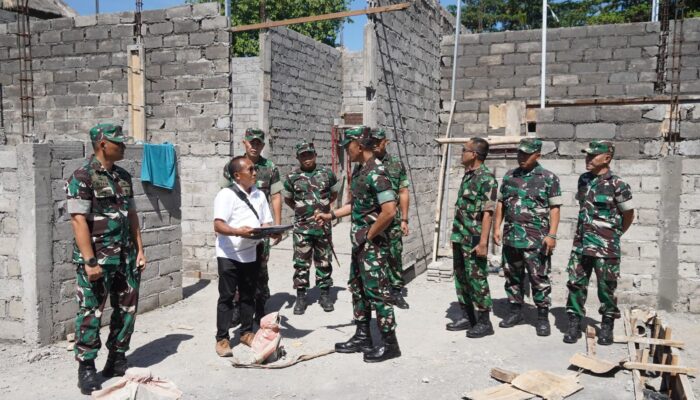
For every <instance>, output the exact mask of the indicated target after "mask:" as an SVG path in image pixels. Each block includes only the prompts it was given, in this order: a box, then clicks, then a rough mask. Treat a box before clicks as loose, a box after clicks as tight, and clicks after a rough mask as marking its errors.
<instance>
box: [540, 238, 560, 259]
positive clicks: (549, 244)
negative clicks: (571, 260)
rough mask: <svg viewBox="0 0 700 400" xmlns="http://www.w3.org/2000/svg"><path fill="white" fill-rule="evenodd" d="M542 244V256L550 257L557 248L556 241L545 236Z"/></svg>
mask: <svg viewBox="0 0 700 400" xmlns="http://www.w3.org/2000/svg"><path fill="white" fill-rule="evenodd" d="M542 242H543V243H544V254H545V255H548V256H550V255H552V253H554V248H555V247H557V240H556V239H554V238H552V237H549V236H546V237H545V238H544V240H543V241H542Z"/></svg>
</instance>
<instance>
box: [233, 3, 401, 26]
mask: <svg viewBox="0 0 700 400" xmlns="http://www.w3.org/2000/svg"><path fill="white" fill-rule="evenodd" d="M410 6H411V3H400V4H393V5H390V6H381V7H372V8H366V9H363V10H351V11H341V12H336V13H330V14H322V15H312V16H309V17H301V18H291V19H284V20H281V21H268V22H261V23H258V24H250V25H240V26H234V27H231V28H229V31H231V32H244V31H252V30H255V29H267V28H274V27H276V26H287V25H294V24H304V23H307V22H318V21H326V20H329V19H339V18H347V17H354V16H356V15H369V14H378V13H383V12H392V11H401V10H405V9H407V8H408V7H410Z"/></svg>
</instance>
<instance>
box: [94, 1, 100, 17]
mask: <svg viewBox="0 0 700 400" xmlns="http://www.w3.org/2000/svg"><path fill="white" fill-rule="evenodd" d="M99 13H100V0H95V14H99Z"/></svg>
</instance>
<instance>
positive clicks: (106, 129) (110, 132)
mask: <svg viewBox="0 0 700 400" xmlns="http://www.w3.org/2000/svg"><path fill="white" fill-rule="evenodd" d="M102 139H106V140H109V141H110V142H114V143H124V141H126V137H125V136H124V132H123V131H122V127H121V126H120V125H115V124H98V125H95V126H94V127H93V128H92V129H90V141H92V142H94V143H95V142H99V141H100V140H102Z"/></svg>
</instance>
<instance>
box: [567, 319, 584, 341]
mask: <svg viewBox="0 0 700 400" xmlns="http://www.w3.org/2000/svg"><path fill="white" fill-rule="evenodd" d="M580 338H581V318H580V317H579V316H578V315H575V314H569V327H568V328H566V333H565V334H564V343H576V342H577V341H578V340H579V339H580Z"/></svg>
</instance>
